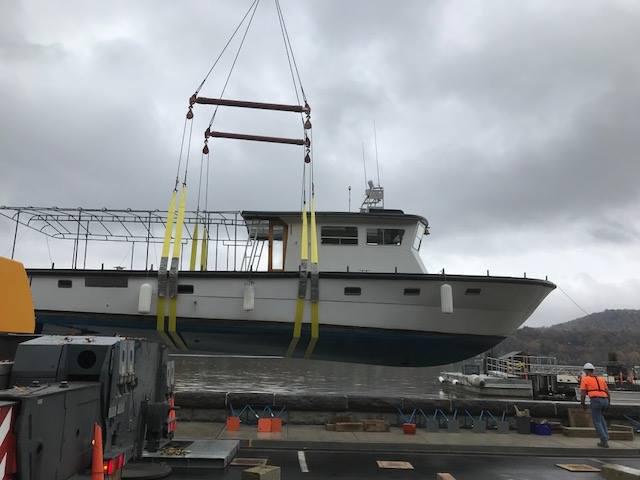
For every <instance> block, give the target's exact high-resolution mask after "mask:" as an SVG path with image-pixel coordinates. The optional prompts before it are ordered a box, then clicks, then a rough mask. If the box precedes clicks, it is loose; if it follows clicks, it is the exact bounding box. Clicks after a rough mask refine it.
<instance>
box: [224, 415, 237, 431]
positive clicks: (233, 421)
mask: <svg viewBox="0 0 640 480" xmlns="http://www.w3.org/2000/svg"><path fill="white" fill-rule="evenodd" d="M227 430H229V431H230V432H236V431H238V430H240V417H227Z"/></svg>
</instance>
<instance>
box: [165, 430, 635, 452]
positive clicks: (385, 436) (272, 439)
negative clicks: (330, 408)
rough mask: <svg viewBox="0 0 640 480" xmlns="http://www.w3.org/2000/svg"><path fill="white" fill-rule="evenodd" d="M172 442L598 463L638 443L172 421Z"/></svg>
mask: <svg viewBox="0 0 640 480" xmlns="http://www.w3.org/2000/svg"><path fill="white" fill-rule="evenodd" d="M176 438H189V439H201V438H210V439H211V438H217V439H234V440H240V441H241V443H240V445H241V447H242V448H263V449H270V450H305V449H307V450H315V451H324V452H331V451H334V452H336V451H337V452H346V451H348V452H382V453H389V452H393V453H428V454H434V453H443V454H452V453H457V454H466V455H487V456H490V455H500V456H504V455H518V456H550V457H554V456H564V457H598V458H624V457H636V456H638V457H639V458H640V439H638V438H636V439H635V440H633V441H610V442H609V444H610V447H611V448H609V449H602V448H599V447H597V446H596V443H597V439H596V438H570V437H565V436H564V435H562V434H560V433H557V434H553V435H551V436H540V435H522V434H518V433H515V432H513V433H507V434H499V433H497V432H495V431H488V432H485V433H474V432H471V431H463V432H460V433H448V432H445V431H441V432H426V431H425V430H424V429H418V430H417V432H416V434H415V435H405V434H404V433H403V432H402V430H401V429H400V428H397V427H391V430H390V431H389V432H381V433H375V432H331V431H327V430H326V429H325V428H324V426H318V425H284V426H283V431H282V432H281V433H258V432H257V428H256V426H255V425H241V426H240V430H238V431H235V432H231V431H227V429H226V428H225V425H224V424H222V423H213V422H178V430H177V435H176Z"/></svg>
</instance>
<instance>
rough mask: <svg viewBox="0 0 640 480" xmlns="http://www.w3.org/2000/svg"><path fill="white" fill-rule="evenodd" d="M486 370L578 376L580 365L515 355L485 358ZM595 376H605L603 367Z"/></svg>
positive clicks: (517, 374)
mask: <svg viewBox="0 0 640 480" xmlns="http://www.w3.org/2000/svg"><path fill="white" fill-rule="evenodd" d="M486 369H487V371H488V372H490V373H497V374H500V375H506V376H514V377H523V378H526V377H528V376H529V375H575V376H579V375H580V374H581V373H582V371H583V368H582V366H581V365H560V364H558V362H557V359H556V358H555V357H548V356H533V355H516V356H513V357H501V358H494V357H487V358H486ZM595 372H596V374H597V375H606V369H605V368H604V367H596V369H595Z"/></svg>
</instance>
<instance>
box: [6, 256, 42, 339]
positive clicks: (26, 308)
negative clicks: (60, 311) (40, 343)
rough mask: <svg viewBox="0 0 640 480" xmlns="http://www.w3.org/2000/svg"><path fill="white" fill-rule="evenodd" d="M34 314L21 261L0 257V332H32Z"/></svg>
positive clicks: (34, 324)
mask: <svg viewBox="0 0 640 480" xmlns="http://www.w3.org/2000/svg"><path fill="white" fill-rule="evenodd" d="M35 328H36V316H35V313H34V310H33V298H32V297H31V287H30V286H29V278H28V277H27V272H26V271H25V269H24V265H22V263H20V262H17V261H15V260H10V259H8V258H4V257H0V332H5V333H34V332H35Z"/></svg>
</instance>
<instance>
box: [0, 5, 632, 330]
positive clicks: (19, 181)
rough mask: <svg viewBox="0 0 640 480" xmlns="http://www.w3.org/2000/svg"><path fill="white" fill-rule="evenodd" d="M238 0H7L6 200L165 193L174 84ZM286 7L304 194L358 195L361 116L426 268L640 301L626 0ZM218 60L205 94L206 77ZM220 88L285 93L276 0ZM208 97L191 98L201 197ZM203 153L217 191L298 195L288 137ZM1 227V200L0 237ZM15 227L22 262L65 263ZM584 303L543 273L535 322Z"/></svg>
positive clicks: (176, 99) (331, 201) (287, 204)
mask: <svg viewBox="0 0 640 480" xmlns="http://www.w3.org/2000/svg"><path fill="white" fill-rule="evenodd" d="M249 3H250V2H249V1H243V2H240V1H233V2H232V1H226V2H223V1H221V0H209V1H195V0H192V1H181V2H168V1H166V2H158V1H138V2H128V1H110V2H86V1H84V0H83V1H79V0H77V1H67V2H62V3H61V2H50V1H44V0H42V1H19V0H15V1H4V2H0V106H1V107H0V172H1V173H0V205H42V206H52V205H57V206H68V207H77V206H83V207H103V206H106V207H111V208H121V207H132V208H161V209H164V208H166V204H167V201H168V197H169V193H170V190H171V188H172V187H173V178H174V176H175V167H176V158H177V154H178V149H179V141H180V134H181V131H182V126H183V121H184V114H185V112H186V104H187V99H188V97H189V96H190V95H191V94H192V93H193V91H194V89H195V88H196V86H197V85H198V84H199V83H200V81H201V80H202V78H203V77H204V74H205V73H206V71H207V70H208V68H209V66H210V65H211V63H212V61H213V59H214V58H215V56H216V55H217V54H218V52H219V51H220V49H221V48H222V46H223V45H224V43H225V42H226V40H227V38H228V36H229V35H230V33H231V32H232V30H233V28H234V27H235V25H236V23H237V22H238V21H239V19H240V17H241V16H242V14H243V12H244V10H245V9H246V8H247V7H248V6H249ZM282 6H283V9H284V14H285V17H286V20H287V26H288V29H289V33H290V35H291V39H292V42H293V47H294V51H295V54H296V59H297V61H298V65H299V67H300V73H301V76H302V80H303V86H304V88H305V91H306V93H307V96H308V98H309V103H310V104H311V107H312V109H313V125H314V130H313V134H314V150H315V164H316V180H317V191H318V203H319V209H322V210H336V209H340V210H343V209H346V208H347V186H348V185H351V186H352V188H353V196H354V199H353V204H354V205H355V204H356V203H358V202H359V201H360V200H361V198H362V195H361V194H362V192H363V190H364V174H363V165H362V153H361V148H362V147H361V145H362V143H363V142H364V144H365V148H366V155H367V161H368V163H367V169H368V174H369V177H371V176H374V177H375V175H374V172H375V161H374V156H375V155H374V149H373V133H372V123H373V121H374V120H375V122H376V125H377V132H378V147H379V158H380V163H381V177H382V183H383V184H384V187H385V191H386V206H387V207H389V208H402V209H404V210H405V211H406V212H410V213H416V214H421V215H424V216H425V217H427V218H428V219H429V221H430V224H431V235H430V236H429V237H428V238H427V240H426V242H424V243H423V245H424V246H423V256H424V260H425V263H426V264H427V266H428V268H429V269H430V270H431V271H437V270H440V269H442V268H443V267H444V268H446V270H447V271H449V272H452V273H453V272H455V273H470V274H483V273H485V272H486V270H487V269H489V270H490V271H491V273H492V274H499V275H513V276H521V275H523V273H524V272H527V276H537V277H542V278H544V276H545V275H548V276H549V279H550V280H552V281H554V282H556V283H557V284H558V285H560V286H561V287H562V288H563V290H564V291H566V292H567V293H568V294H569V295H571V297H573V298H574V299H575V300H576V301H577V302H578V303H579V304H580V305H581V306H582V307H583V308H584V309H586V310H587V311H589V312H592V311H599V310H602V309H605V308H640V295H639V292H640V273H639V272H640V186H639V181H640V161H639V159H638V152H639V151H640V55H638V45H640V28H638V25H640V3H638V2H636V1H634V0H628V1H614V0H601V1H589V0H586V1H585V0H580V1H578V0H576V1H563V2H557V1H548V2H546V1H524V0H518V1H513V0H504V1H486V0H482V1H453V2H452V1H430V2H425V1H402V2H391V1H387V2H383V1H372V0H366V1H365V0H361V1H349V2H345V1H337V0H336V1H331V0H310V1H305V2H300V1H293V0H282ZM225 60H226V62H223V63H222V64H221V65H220V66H219V68H218V69H216V70H214V73H213V75H212V77H211V80H210V81H209V82H208V83H207V84H206V85H205V87H204V89H203V90H202V92H201V93H202V94H203V95H209V96H216V95H217V94H218V93H219V89H220V86H221V84H222V83H223V81H224V77H225V75H226V73H227V72H228V68H229V62H230V61H231V56H227V57H225ZM226 97H228V98H240V99H248V100H256V101H283V102H293V101H294V99H295V97H294V95H293V90H292V86H291V80H290V75H289V70H288V66H287V61H286V57H285V54H284V49H283V46H282V39H281V37H280V33H279V27H278V21H277V16H276V10H275V7H274V4H273V2H272V1H271V0H262V2H261V4H260V6H259V8H258V10H257V13H256V16H255V19H254V23H253V26H252V28H251V30H250V31H249V34H248V36H247V39H246V43H245V47H244V49H243V50H242V52H241V54H240V57H239V60H238V64H237V67H236V70H235V71H234V74H233V77H232V78H231V81H230V83H229V88H228V91H227V95H226ZM210 113H211V110H210V109H207V108H206V107H202V106H197V108H196V118H195V121H194V122H195V123H194V137H193V138H194V142H193V152H195V153H194V160H193V162H192V166H191V168H190V177H189V185H190V186H191V195H190V206H191V207H194V208H195V202H196V199H195V194H194V192H195V190H196V188H197V173H198V167H199V158H200V157H199V154H198V153H197V152H198V151H199V150H200V149H201V146H202V131H203V130H204V128H205V127H206V124H207V123H208V119H209V115H210ZM214 126H215V128H216V129H218V130H229V131H240V132H250V133H257V134H266V135H278V136H293V137H295V136H299V135H300V131H299V130H300V126H299V121H298V119H297V118H295V116H293V117H292V116H290V114H286V113H285V114H283V113H278V114H267V113H261V112H258V113H256V112H253V111H242V112H232V111H230V110H228V109H227V110H221V111H220V114H219V115H218V118H217V120H216V124H215V125H214ZM211 159H212V164H211V169H212V173H211V179H210V188H209V208H210V209H214V210H225V209H231V210H239V209H290V210H293V209H297V208H299V196H300V176H301V165H302V155H301V152H300V150H299V149H297V148H295V147H290V146H279V145H269V144H245V143H242V142H234V141H231V140H226V141H220V142H216V143H215V144H214V146H213V149H212V156H211ZM374 180H376V179H375V178H374ZM12 228H13V227H12V225H11V223H9V222H8V221H6V220H4V219H1V218H0V255H7V256H8V255H10V253H11V239H12V235H13V230H12ZM20 239H21V240H22V242H21V243H20V244H19V248H18V250H17V251H16V255H17V258H20V259H22V260H23V261H25V263H27V265H46V264H48V263H49V258H50V255H52V256H53V257H54V258H53V260H56V261H57V262H58V263H59V264H62V263H64V262H65V261H67V262H68V260H65V259H64V258H55V257H56V255H60V256H61V255H62V253H59V252H62V249H61V248H62V247H57V246H55V245H53V244H52V245H51V246H50V247H49V251H47V247H46V245H45V244H44V243H43V241H42V239H39V240H37V239H33V238H31V237H29V236H28V235H27V234H21V235H20ZM123 248H125V249H124V250H123V252H124V255H125V258H126V252H127V250H126V247H123ZM49 252H53V253H49ZM96 261H98V260H97V259H96ZM581 315H582V313H581V311H580V310H579V309H578V308H577V307H576V306H575V305H574V304H573V303H571V301H569V300H568V299H567V297H566V296H564V295H563V294H562V293H561V292H560V291H559V290H556V291H555V292H554V293H553V294H552V295H551V296H550V297H549V298H548V299H547V300H546V301H545V302H544V304H543V305H542V306H541V307H540V308H539V310H538V311H537V312H536V313H535V314H534V316H533V317H532V318H531V319H530V320H529V322H528V325H532V326H537V325H545V324H551V323H555V322H559V321H565V320H569V319H571V318H574V317H578V316H581Z"/></svg>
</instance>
